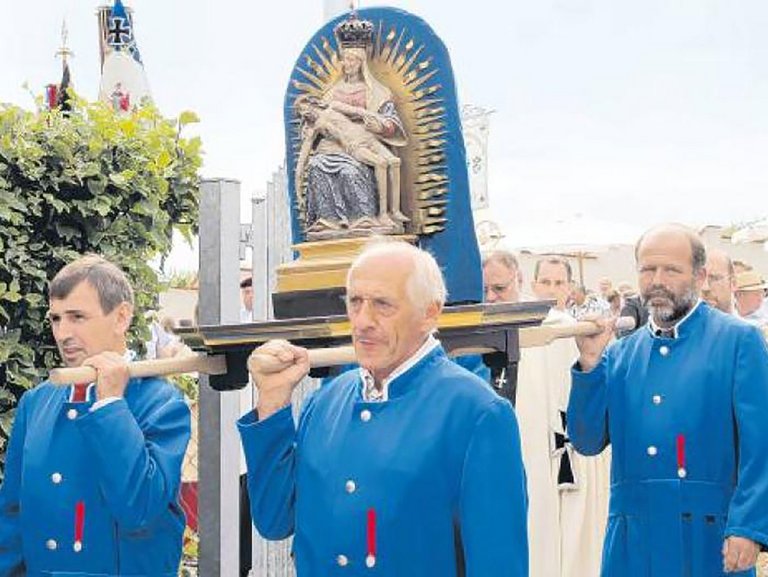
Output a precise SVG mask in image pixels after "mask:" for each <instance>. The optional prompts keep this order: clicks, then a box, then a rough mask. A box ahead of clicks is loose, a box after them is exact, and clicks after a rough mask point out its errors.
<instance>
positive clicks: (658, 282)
mask: <svg viewBox="0 0 768 577" xmlns="http://www.w3.org/2000/svg"><path fill="white" fill-rule="evenodd" d="M635 257H636V259H637V268H638V282H639V285H640V294H641V295H642V298H643V304H644V305H645V307H646V308H647V309H648V312H649V313H650V315H651V317H652V318H653V320H654V322H655V323H656V324H657V325H658V326H660V327H662V328H667V327H671V326H674V325H675V323H677V322H678V321H679V320H680V319H681V318H683V317H684V316H685V315H686V314H688V312H689V311H690V310H691V309H692V308H693V306H694V305H695V304H696V301H697V300H698V297H699V294H700V292H701V286H702V284H703V283H704V280H705V276H706V270H705V268H704V265H705V263H706V258H707V257H706V250H705V249H704V244H703V243H702V242H701V239H700V238H699V236H698V235H697V234H696V233H695V232H694V231H692V230H691V229H689V228H688V227H685V226H682V225H679V224H665V225H661V226H656V227H654V228H652V229H650V230H648V231H647V232H646V233H645V234H643V236H642V237H640V240H639V241H638V242H637V245H636V246H635Z"/></svg>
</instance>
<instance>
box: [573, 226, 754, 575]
mask: <svg viewBox="0 0 768 577" xmlns="http://www.w3.org/2000/svg"><path fill="white" fill-rule="evenodd" d="M635 256H636V259H637V266H638V278H639V286H640V289H641V294H642V298H643V301H644V304H645V306H646V307H647V308H648V311H649V313H650V320H649V322H648V324H647V325H646V326H644V327H641V328H640V330H637V331H636V332H635V333H633V334H632V335H631V336H629V337H626V338H624V339H622V340H620V341H617V342H615V343H613V344H611V345H610V346H607V345H608V342H609V341H610V339H611V337H610V333H611V330H612V327H611V326H610V323H608V324H607V325H606V326H605V330H604V331H603V333H602V334H600V335H597V336H594V337H585V338H581V339H578V340H577V344H578V345H579V349H580V358H579V360H578V362H577V363H576V365H575V366H574V368H573V370H572V378H573V386H572V389H571V397H570V403H569V407H568V432H569V436H570V439H571V442H572V443H573V445H574V446H575V447H576V449H577V450H578V451H580V452H581V453H583V454H587V455H594V454H597V453H599V452H601V451H602V450H603V449H604V448H605V447H606V446H608V444H611V446H612V447H613V461H612V471H611V483H612V484H611V501H610V512H609V517H608V529H607V532H606V537H605V543H604V549H603V565H602V575H603V577H618V576H621V577H641V576H642V577H675V576H681V577H682V576H686V577H687V576H690V577H716V576H717V577H720V576H722V575H724V574H726V573H729V574H732V573H733V574H738V575H742V576H747V575H754V566H755V561H756V559H757V555H758V553H759V551H760V550H761V548H765V546H766V543H768V458H766V455H768V435H766V426H765V423H766V415H768V348H766V343H765V340H764V339H763V336H762V335H761V334H760V332H759V330H758V329H757V328H756V327H753V326H750V325H748V324H747V323H745V322H743V321H741V320H739V319H736V318H734V317H733V316H731V315H727V314H724V313H722V312H720V311H719V310H717V309H715V308H712V307H711V306H710V305H708V304H707V303H705V302H703V301H702V300H701V299H700V298H699V293H700V290H701V287H702V285H703V284H704V281H705V279H706V274H707V273H706V270H705V262H706V252H705V249H704V245H703V244H702V242H701V239H700V238H699V237H698V235H697V234H696V233H695V232H693V231H691V230H689V229H687V228H685V227H682V226H680V225H662V226H658V227H655V228H653V229H651V230H649V231H648V232H646V233H645V234H644V235H643V236H642V237H641V238H640V241H639V242H638V244H637V246H636V249H635Z"/></svg>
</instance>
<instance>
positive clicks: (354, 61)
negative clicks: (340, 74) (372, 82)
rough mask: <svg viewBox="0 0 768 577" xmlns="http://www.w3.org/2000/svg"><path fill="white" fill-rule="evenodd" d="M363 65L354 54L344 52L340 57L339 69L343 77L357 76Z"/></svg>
mask: <svg viewBox="0 0 768 577" xmlns="http://www.w3.org/2000/svg"><path fill="white" fill-rule="evenodd" d="M362 65H363V63H362V61H361V60H360V58H358V56H357V55H356V54H353V53H352V52H350V51H348V50H345V51H344V52H343V53H342V55H341V68H342V70H343V71H344V75H345V76H359V75H360V68H361V67H362Z"/></svg>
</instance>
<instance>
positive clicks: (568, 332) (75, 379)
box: [49, 318, 634, 385]
mask: <svg viewBox="0 0 768 577" xmlns="http://www.w3.org/2000/svg"><path fill="white" fill-rule="evenodd" d="M623 320H624V319H623V318H621V319H619V320H618V322H617V325H618V326H620V327H621V326H622V325H626V324H627V323H622V321H623ZM629 320H630V321H631V320H632V319H629ZM632 325H634V322H632ZM601 331H602V328H601V327H600V326H599V325H597V324H596V323H594V322H591V321H581V322H578V323H573V324H554V323H553V324H543V325H540V326H536V327H525V328H521V329H520V346H521V347H525V348H527V347H541V346H545V345H548V344H549V343H551V342H552V341H554V340H555V339H564V338H571V337H577V336H591V335H596V334H598V333H599V332H601ZM458 352H459V351H454V354H456V353H458ZM489 352H494V351H493V350H491V349H484V348H478V349H472V350H469V349H462V350H461V352H460V354H470V353H475V354H481V353H489ZM308 353H309V364H310V367H312V368H317V367H332V366H339V365H346V364H350V363H354V362H355V350H354V348H353V347H352V346H351V345H346V346H340V347H332V348H321V349H310V350H309V351H308ZM249 362H251V363H255V364H257V365H258V366H259V370H260V371H262V372H265V373H270V372H277V371H279V370H281V369H282V368H283V365H282V364H281V363H280V362H279V361H277V360H276V359H275V358H274V357H271V356H266V355H254V356H252V357H251V360H250V361H249ZM128 369H129V374H130V376H131V377H151V376H163V375H172V374H180V373H193V372H199V373H206V374H209V375H221V374H225V373H226V372H227V367H226V360H225V356H224V355H206V354H204V353H202V354H195V355H190V356H183V357H171V358H169V359H155V360H149V361H137V362H134V363H130V364H129V365H128ZM49 380H50V382H52V383H53V384H56V385H68V384H71V383H90V382H93V381H95V380H96V369H94V368H92V367H86V366H83V367H72V368H60V369H53V370H52V371H51V374H50V377H49Z"/></svg>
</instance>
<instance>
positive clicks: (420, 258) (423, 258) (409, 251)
mask: <svg viewBox="0 0 768 577" xmlns="http://www.w3.org/2000/svg"><path fill="white" fill-rule="evenodd" d="M388 255H392V256H396V255H398V256H404V257H407V258H408V259H410V261H411V263H412V267H411V271H410V274H409V275H408V283H407V285H406V290H407V291H408V297H409V298H410V299H411V301H412V302H413V304H414V306H416V307H417V308H419V309H420V310H426V309H427V307H428V306H429V305H430V304H432V303H436V304H437V305H439V306H440V307H442V306H443V305H444V304H445V300H446V298H447V296H448V292H447V290H446V288H445V280H444V279H443V273H442V272H441V271H440V267H439V266H438V264H437V261H436V260H435V257H433V256H432V255H431V254H430V253H428V252H427V251H425V250H421V249H420V248H417V247H415V246H413V245H411V244H408V243H407V242H403V241H401V240H387V239H386V238H379V237H376V238H374V239H372V240H371V241H370V242H369V243H368V244H366V245H365V247H364V248H363V251H362V252H361V253H360V254H359V255H358V256H357V258H355V260H354V262H353V263H352V266H350V267H349V272H348V273H347V291H349V283H350V279H351V278H352V273H353V272H354V271H355V270H356V269H357V268H358V267H359V266H360V265H361V264H362V263H363V262H365V261H366V260H368V259H369V258H372V257H376V256H388Z"/></svg>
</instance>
